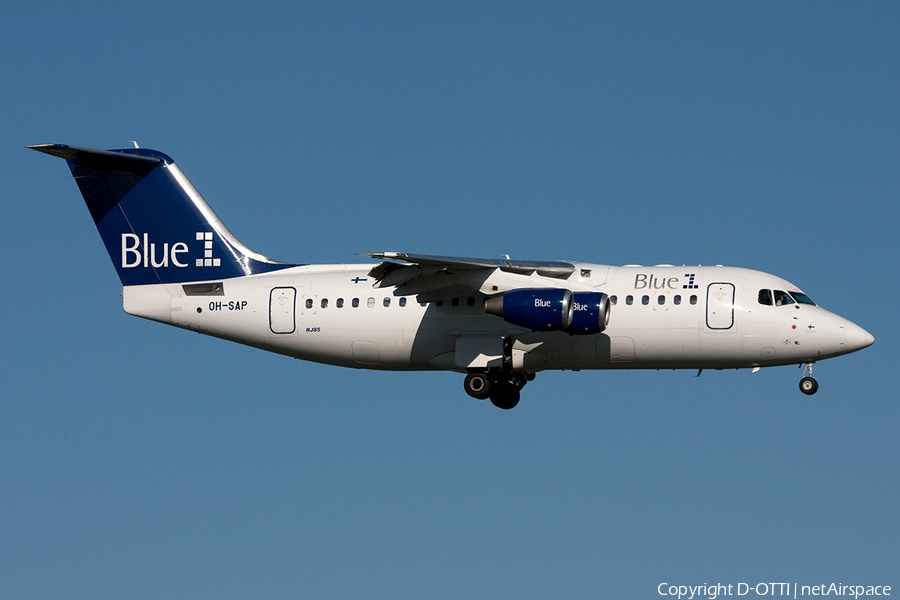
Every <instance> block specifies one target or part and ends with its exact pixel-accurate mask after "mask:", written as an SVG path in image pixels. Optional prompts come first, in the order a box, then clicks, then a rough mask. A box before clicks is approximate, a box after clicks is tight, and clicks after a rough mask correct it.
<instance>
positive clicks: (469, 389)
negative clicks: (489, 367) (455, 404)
mask: <svg viewBox="0 0 900 600" xmlns="http://www.w3.org/2000/svg"><path fill="white" fill-rule="evenodd" d="M463 387H464V388H465V389H466V393H467V394H468V395H470V396H472V397H473V398H476V399H478V400H484V399H485V398H487V397H488V396H490V395H491V388H492V387H493V386H492V385H491V380H490V379H489V378H488V376H487V373H469V374H468V375H466V379H465V381H463Z"/></svg>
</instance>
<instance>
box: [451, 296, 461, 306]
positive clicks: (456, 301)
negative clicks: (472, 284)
mask: <svg viewBox="0 0 900 600" xmlns="http://www.w3.org/2000/svg"><path fill="white" fill-rule="evenodd" d="M450 306H459V298H451V299H450Z"/></svg>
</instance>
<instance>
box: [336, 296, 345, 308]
mask: <svg viewBox="0 0 900 600" xmlns="http://www.w3.org/2000/svg"><path fill="white" fill-rule="evenodd" d="M334 305H335V306H337V307H338V308H344V299H343V298H338V299H337V302H335V303H334Z"/></svg>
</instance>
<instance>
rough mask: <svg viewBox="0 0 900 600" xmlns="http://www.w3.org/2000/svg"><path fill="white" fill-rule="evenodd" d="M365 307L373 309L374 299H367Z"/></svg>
mask: <svg viewBox="0 0 900 600" xmlns="http://www.w3.org/2000/svg"><path fill="white" fill-rule="evenodd" d="M366 306H368V307H369V308H375V298H369V299H368V300H366Z"/></svg>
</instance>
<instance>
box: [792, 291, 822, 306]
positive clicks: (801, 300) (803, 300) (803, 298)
mask: <svg viewBox="0 0 900 600" xmlns="http://www.w3.org/2000/svg"><path fill="white" fill-rule="evenodd" d="M790 294H791V298H793V299H794V300H796V301H797V303H798V304H809V305H811V306H815V305H816V303H815V302H813V301H812V300H811V299H810V298H809V296H807V295H806V294H804V293H803V292H790Z"/></svg>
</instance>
